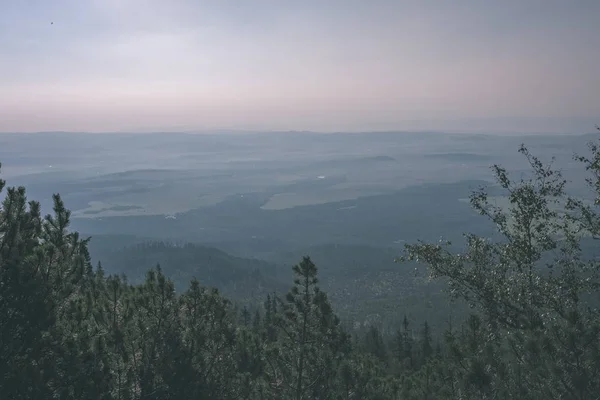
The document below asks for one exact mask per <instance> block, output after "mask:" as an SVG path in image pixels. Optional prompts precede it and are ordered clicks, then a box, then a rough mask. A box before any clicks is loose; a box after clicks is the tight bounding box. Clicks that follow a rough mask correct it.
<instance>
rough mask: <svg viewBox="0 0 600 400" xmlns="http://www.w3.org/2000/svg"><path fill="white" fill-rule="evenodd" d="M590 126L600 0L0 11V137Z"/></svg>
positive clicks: (595, 117)
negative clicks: (16, 134) (58, 132)
mask: <svg viewBox="0 0 600 400" xmlns="http://www.w3.org/2000/svg"><path fill="white" fill-rule="evenodd" d="M51 22H53V24H51ZM594 122H596V123H600V0H503V1H498V0H414V1H408V0H362V1H359V0H303V1H292V0H278V1H275V0H236V1H233V0H214V1H202V0H0V132H2V131H4V132H7V131H50V130H64V131H91V132H98V131H139V130H145V131H157V130H203V129H242V130H244V129H250V130H315V131H344V130H347V131H360V130H394V129H398V130H409V129H441V130H443V129H444V128H448V129H451V130H473V129H483V130H489V131H494V130H508V131H511V130H521V129H522V130H537V131H543V130H547V131H556V130H559V131H567V132H569V131H576V130H579V129H586V130H587V131H591V130H592V128H593V125H591V126H587V124H593V123H594Z"/></svg>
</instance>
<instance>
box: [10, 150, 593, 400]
mask: <svg viewBox="0 0 600 400" xmlns="http://www.w3.org/2000/svg"><path fill="white" fill-rule="evenodd" d="M520 151H521V153H523V155H524V156H525V157H527V159H528V160H529V162H530V165H531V167H532V172H533V174H532V177H531V178H530V179H527V180H525V179H522V180H520V181H518V182H513V181H512V180H511V179H510V177H509V176H508V174H507V173H506V171H505V170H504V169H503V168H501V167H499V166H494V168H493V170H494V172H495V174H496V178H497V182H498V184H499V185H500V186H501V187H502V188H503V189H504V190H505V191H506V194H507V196H508V197H509V200H510V205H509V207H508V208H499V207H497V206H495V205H494V204H493V203H492V202H491V201H490V200H489V199H488V196H487V193H486V191H485V190H484V189H481V190H479V191H477V192H475V193H473V195H472V196H471V204H472V206H473V207H474V208H475V209H476V210H477V211H478V212H479V213H480V214H482V215H483V216H485V217H487V218H489V219H490V220H491V221H492V222H493V223H494V224H495V225H496V226H497V228H498V231H499V233H500V234H501V235H502V237H503V240H500V241H498V242H492V241H491V240H489V239H486V238H481V237H476V236H474V235H466V239H467V247H466V248H465V249H464V251H463V252H461V253H459V254H457V253H453V252H451V251H450V250H449V247H446V243H437V244H425V243H419V244H416V245H409V246H407V247H406V253H405V254H404V256H403V257H402V258H400V259H399V261H403V260H411V261H418V262H422V263H425V264H426V265H427V266H428V267H429V268H428V269H429V271H430V272H431V273H432V275H433V276H434V277H444V278H445V279H447V280H448V281H449V289H450V292H451V294H452V295H453V296H455V297H459V298H462V299H464V300H466V301H468V302H469V303H470V305H471V306H472V311H473V314H472V315H471V316H470V317H469V318H468V319H467V321H466V322H465V323H462V324H459V325H457V326H452V325H449V326H448V328H447V330H446V331H445V332H438V334H437V335H434V334H433V332H431V329H430V327H429V324H428V323H427V322H424V323H423V324H422V325H420V326H415V327H411V326H410V325H409V323H408V321H407V320H406V319H405V320H404V323H403V324H402V326H400V327H398V331H397V333H396V334H395V335H392V336H391V337H390V336H386V337H384V336H383V335H382V334H381V332H380V331H379V330H378V329H377V328H376V327H370V328H369V329H367V330H366V332H361V333H360V334H358V333H356V332H353V333H352V332H350V331H347V330H345V329H343V328H342V326H341V323H340V320H339V319H338V318H337V317H336V315H335V313H334V311H333V310H332V307H331V306H330V303H329V300H328V298H327V295H326V294H325V293H324V292H323V291H321V290H320V289H319V286H318V280H317V267H316V266H315V265H314V263H313V262H312V261H311V259H310V258H309V257H304V258H303V259H302V260H301V261H300V263H299V264H298V265H296V266H294V268H293V273H294V281H293V285H292V287H291V289H290V291H289V292H288V293H287V295H285V296H276V295H274V296H271V295H268V296H267V298H266V299H265V302H264V305H263V307H262V308H261V309H257V310H253V311H249V310H248V309H242V310H239V309H236V308H234V307H233V306H232V305H231V303H230V302H229V301H228V300H227V299H225V298H224V297H222V296H221V295H220V294H219V293H218V291H217V290H215V289H209V288H206V287H203V286H201V284H200V283H199V282H198V281H197V280H195V279H194V280H192V281H191V283H190V284H189V287H188V288H187V290H185V291H183V292H182V293H180V294H177V293H176V291H175V288H174V285H173V283H172V282H171V281H170V280H168V279H167V278H166V277H165V276H164V275H163V273H162V271H161V269H160V267H156V268H154V269H152V270H150V271H149V272H148V273H147V276H146V279H145V281H144V282H143V283H140V284H137V285H131V284H129V283H128V282H127V279H126V278H125V277H124V276H114V275H109V276H107V275H105V273H104V272H103V269H102V266H101V265H98V266H96V267H93V266H92V263H91V259H90V255H89V253H88V250H87V244H88V240H89V239H82V238H80V237H79V235H78V234H77V233H76V232H70V231H69V229H68V226H69V217H70V213H69V211H68V210H67V209H66V208H65V206H64V204H63V202H62V200H61V199H60V197H59V196H58V195H55V197H54V213H53V215H50V216H46V217H42V216H41V215H40V206H39V203H37V202H34V201H30V202H28V201H27V199H26V193H25V189H24V188H9V189H7V191H6V198H5V200H4V202H3V203H2V208H1V209H0V398H2V399H111V400H112V399H123V400H125V399H140V400H141V399H157V400H158V399H295V400H300V399H366V400H369V399H478V400H479V399H513V398H518V399H540V400H541V399H544V400H545V399H595V398H597V397H598V393H600V313H599V309H598V300H599V299H600V297H599V296H598V295H599V294H600V291H599V290H600V279H599V278H600V276H599V271H600V264H599V262H598V261H596V260H595V258H594V257H584V255H583V253H582V250H581V246H580V243H581V242H582V240H584V238H586V237H588V238H589V237H594V238H595V237H600V215H598V214H597V213H596V210H595V208H596V205H598V204H600V150H599V149H598V147H597V146H596V145H595V144H591V145H590V153H591V155H590V156H589V157H577V159H578V160H579V161H581V162H582V163H583V164H584V165H585V166H586V167H587V169H588V171H589V172H590V173H591V175H590V179H589V184H590V188H591V190H592V191H593V192H594V193H595V197H596V201H595V203H589V202H585V201H583V200H579V199H574V198H571V197H569V196H568V195H567V193H566V190H565V185H566V182H565V180H564V179H563V178H562V177H561V174H560V172H559V171H556V170H552V169H551V168H549V167H547V166H544V165H543V164H542V163H541V162H540V161H539V160H538V159H537V158H535V157H534V156H532V155H531V154H530V153H529V152H528V151H527V149H526V148H524V147H522V148H521V149H520ZM4 185H5V183H4V182H3V181H0V189H3V188H4Z"/></svg>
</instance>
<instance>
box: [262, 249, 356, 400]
mask: <svg viewBox="0 0 600 400" xmlns="http://www.w3.org/2000/svg"><path fill="white" fill-rule="evenodd" d="M293 271H294V274H295V276H296V278H295V279H294V286H293V287H292V289H291V290H290V292H289V293H288V294H287V296H286V302H285V303H284V304H283V312H282V313H281V314H278V318H277V327H278V330H279V335H278V342H277V343H276V348H275V350H276V351H274V352H273V353H272V357H273V361H274V362H275V364H276V365H277V368H275V369H274V370H272V371H271V373H272V375H271V385H272V388H273V389H274V391H275V394H276V396H277V397H278V398H289V399H297V400H300V399H318V398H327V397H328V396H329V395H330V393H331V392H332V390H333V389H332V381H333V378H334V376H335V375H336V371H337V366H338V364H339V362H340V359H341V357H342V355H343V354H344V353H343V352H344V351H345V350H346V346H347V345H348V338H347V336H346V334H344V333H343V332H342V330H341V328H340V326H339V324H340V322H339V319H338V318H337V317H336V316H335V315H334V313H333V311H332V309H331V306H330V305H329V301H328V300H327V296H326V295H325V293H323V292H322V291H321V290H320V289H319V288H318V286H317V282H318V280H317V267H316V266H315V264H314V263H313V262H312V261H311V259H310V258H309V257H304V258H303V259H302V262H300V264H297V265H295V266H294V267H293Z"/></svg>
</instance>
